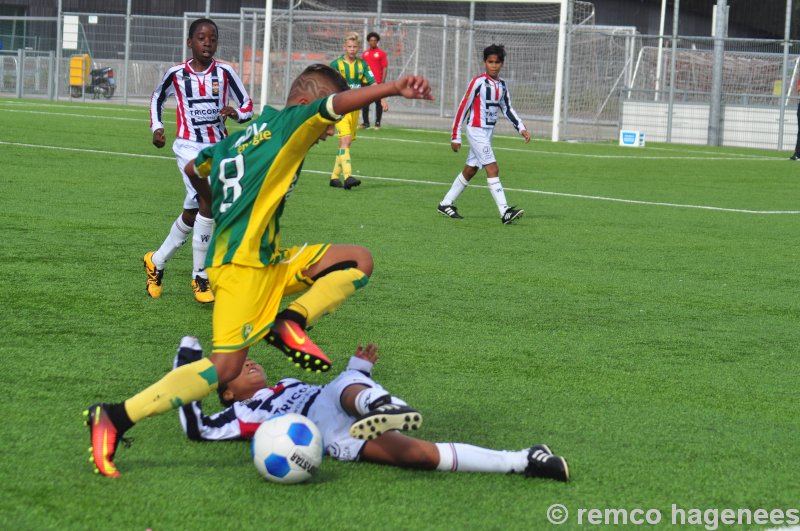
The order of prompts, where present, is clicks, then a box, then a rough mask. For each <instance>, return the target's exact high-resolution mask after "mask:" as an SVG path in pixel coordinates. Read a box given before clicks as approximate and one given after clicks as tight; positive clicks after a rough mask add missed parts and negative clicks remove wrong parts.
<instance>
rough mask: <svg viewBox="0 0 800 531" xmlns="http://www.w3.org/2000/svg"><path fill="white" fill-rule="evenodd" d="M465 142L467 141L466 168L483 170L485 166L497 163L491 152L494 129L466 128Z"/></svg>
mask: <svg viewBox="0 0 800 531" xmlns="http://www.w3.org/2000/svg"><path fill="white" fill-rule="evenodd" d="M466 129H467V140H469V155H468V156H467V166H472V167H473V168H483V167H484V166H486V165H487V164H491V163H493V162H497V159H496V158H494V151H493V150H492V135H494V127H491V128H488V127H487V128H485V129H484V128H482V127H469V126H468V127H467V128H466Z"/></svg>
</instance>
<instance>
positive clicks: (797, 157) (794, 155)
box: [789, 153, 800, 160]
mask: <svg viewBox="0 0 800 531" xmlns="http://www.w3.org/2000/svg"><path fill="white" fill-rule="evenodd" d="M789 160H800V155H798V154H797V153H794V154H793V155H792V156H791V157H789Z"/></svg>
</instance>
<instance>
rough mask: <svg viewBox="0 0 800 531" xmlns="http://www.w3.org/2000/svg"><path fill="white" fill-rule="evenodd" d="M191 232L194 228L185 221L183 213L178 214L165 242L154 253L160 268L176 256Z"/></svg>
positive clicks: (155, 263)
mask: <svg viewBox="0 0 800 531" xmlns="http://www.w3.org/2000/svg"><path fill="white" fill-rule="evenodd" d="M190 232H192V228H191V227H190V226H189V225H187V224H186V223H184V222H183V216H182V215H181V216H178V219H176V220H175V223H173V224H172V227H170V229H169V234H167V239H166V240H164V243H162V244H161V247H159V248H158V251H156V252H155V253H153V264H154V265H155V266H156V267H157V268H158V269H164V266H165V265H166V263H167V262H168V261H169V259H170V258H172V257H173V256H175V253H176V252H178V249H180V247H181V246H182V245H183V244H184V243H186V240H188V239H189V233H190Z"/></svg>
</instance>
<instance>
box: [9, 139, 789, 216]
mask: <svg viewBox="0 0 800 531" xmlns="http://www.w3.org/2000/svg"><path fill="white" fill-rule="evenodd" d="M0 145H6V146H16V147H27V148H32V149H52V150H60V151H75V152H80V153H93V154H98V155H117V156H120V157H136V158H146V159H164V160H172V159H173V157H170V156H166V155H145V154H142V153H125V152H120V151H107V150H101V149H86V148H70V147H62V146H44V145H38V144H25V143H22V142H5V141H2V140H0ZM304 171H306V172H308V173H316V174H329V173H330V172H328V171H319V170H309V169H306V170H304ZM359 177H360V178H361V177H363V178H365V179H371V180H375V181H391V182H403V183H410V184H418V185H419V184H424V185H432V186H450V184H449V183H442V182H436V181H426V180H421V179H400V178H395V177H379V176H374V175H359ZM471 186H473V187H476V188H487V187H486V186H482V185H477V184H476V185H471ZM506 190H510V191H512V192H522V193H528V194H540V195H551V196H557V197H572V198H576V199H590V200H594V201H609V202H614V203H628V204H636V205H647V206H660V207H672V208H692V209H700V210H713V211H718V212H733V213H737V214H760V215H776V214H784V215H796V214H800V210H748V209H742V208H723V207H714V206H708V205H686V204H680V203H665V202H659V201H639V200H635V199H620V198H615V197H603V196H597V195H583V194H570V193H565V192H548V191H545V190H530V189H527V188H506Z"/></svg>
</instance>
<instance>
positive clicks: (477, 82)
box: [451, 73, 525, 142]
mask: <svg viewBox="0 0 800 531" xmlns="http://www.w3.org/2000/svg"><path fill="white" fill-rule="evenodd" d="M499 112H500V113H502V114H503V115H505V117H506V118H508V120H509V121H510V122H511V124H512V125H513V126H514V128H515V129H516V130H517V131H519V132H522V131H524V130H525V124H523V123H522V119H521V118H520V117H519V115H518V114H517V111H515V110H514V108H513V107H512V106H511V96H510V95H509V92H508V85H507V84H506V82H505V80H503V79H502V78H500V77H498V78H496V79H495V78H493V77H491V76H489V75H488V74H486V73H483V74H481V75H479V76H477V77H475V78H473V79H472V81H470V82H469V85H468V86H467V92H466V94H464V98H463V99H462V100H461V103H460V104H459V105H458V109H457V110H456V116H455V118H454V119H453V129H452V131H451V133H452V136H451V139H452V140H453V141H454V142H461V126H462V125H465V124H466V125H467V126H468V127H480V128H484V129H487V128H488V129H492V128H494V126H495V124H496V123H497V115H498V113H499Z"/></svg>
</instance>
